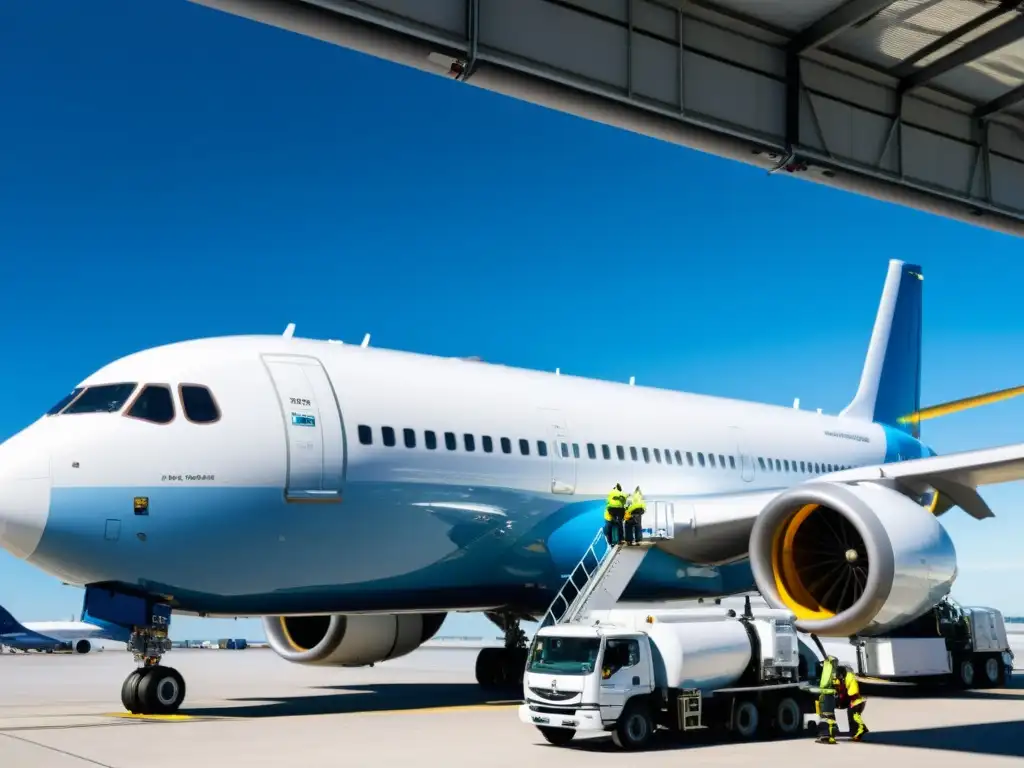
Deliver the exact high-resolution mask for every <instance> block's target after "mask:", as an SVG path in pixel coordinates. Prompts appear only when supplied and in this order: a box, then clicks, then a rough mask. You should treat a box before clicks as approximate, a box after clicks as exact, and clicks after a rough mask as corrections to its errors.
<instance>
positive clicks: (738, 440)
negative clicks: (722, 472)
mask: <svg viewBox="0 0 1024 768" xmlns="http://www.w3.org/2000/svg"><path fill="white" fill-rule="evenodd" d="M730 429H731V430H732V436H733V442H734V443H735V444H736V458H737V460H738V461H739V463H740V476H741V477H742V478H743V482H745V483H749V482H752V481H753V479H754V457H753V456H751V455H750V454H749V453H748V452H747V447H746V441H745V440H744V439H743V430H742V429H740V428H739V427H730Z"/></svg>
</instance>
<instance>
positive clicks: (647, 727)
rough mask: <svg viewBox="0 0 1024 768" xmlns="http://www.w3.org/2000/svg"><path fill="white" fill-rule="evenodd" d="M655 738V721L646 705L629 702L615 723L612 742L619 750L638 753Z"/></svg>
mask: <svg viewBox="0 0 1024 768" xmlns="http://www.w3.org/2000/svg"><path fill="white" fill-rule="evenodd" d="M653 736H654V720H653V719H652V718H651V711H650V709H648V708H647V705H646V704H643V703H641V702H639V701H635V702H634V701H631V702H629V703H628V704H627V705H626V707H625V709H624V710H623V711H622V714H621V715H619V719H618V721H617V722H616V723H615V730H613V731H612V742H613V743H614V744H615V746H616V747H618V748H619V749H626V750H629V751H630V752H637V751H639V750H642V749H644V748H645V747H646V746H647V745H648V744H649V743H650V741H651V738H652V737H653Z"/></svg>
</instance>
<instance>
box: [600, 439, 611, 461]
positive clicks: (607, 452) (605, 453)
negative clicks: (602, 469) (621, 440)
mask: <svg viewBox="0 0 1024 768" xmlns="http://www.w3.org/2000/svg"><path fill="white" fill-rule="evenodd" d="M601 458H603V459H604V460H605V461H611V459H612V449H611V446H609V445H608V443H602V444H601Z"/></svg>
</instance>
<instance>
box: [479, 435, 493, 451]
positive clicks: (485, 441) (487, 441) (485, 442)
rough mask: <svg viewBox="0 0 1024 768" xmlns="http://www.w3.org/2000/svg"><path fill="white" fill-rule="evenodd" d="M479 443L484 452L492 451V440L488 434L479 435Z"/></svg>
mask: <svg viewBox="0 0 1024 768" xmlns="http://www.w3.org/2000/svg"><path fill="white" fill-rule="evenodd" d="M480 445H481V446H482V447H483V449H484V453H494V440H492V439H491V436H490V435H482V436H481V437H480Z"/></svg>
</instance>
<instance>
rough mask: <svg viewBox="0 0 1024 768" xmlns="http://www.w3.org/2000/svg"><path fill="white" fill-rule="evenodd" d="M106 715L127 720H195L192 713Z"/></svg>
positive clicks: (123, 713) (125, 713)
mask: <svg viewBox="0 0 1024 768" xmlns="http://www.w3.org/2000/svg"><path fill="white" fill-rule="evenodd" d="M103 716H104V717H120V718H124V719H125V720H156V721H161V722H168V723H180V722H184V721H186V720H195V718H194V717H193V716H192V715H133V714H132V713H131V712H107V713H106V714H105V715H103Z"/></svg>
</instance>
